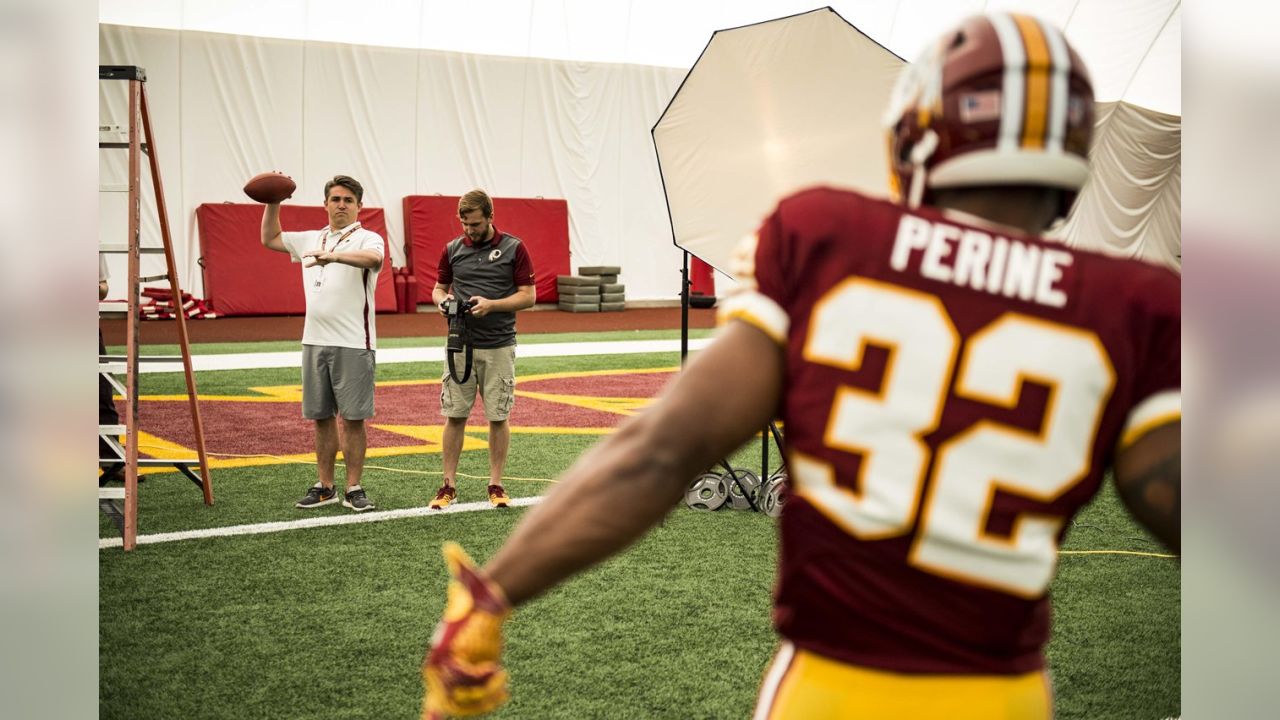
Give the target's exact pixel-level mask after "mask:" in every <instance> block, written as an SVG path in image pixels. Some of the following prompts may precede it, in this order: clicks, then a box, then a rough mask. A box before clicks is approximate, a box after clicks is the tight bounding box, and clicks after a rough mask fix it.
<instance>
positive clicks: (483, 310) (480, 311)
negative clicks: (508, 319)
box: [471, 295, 497, 318]
mask: <svg viewBox="0 0 1280 720" xmlns="http://www.w3.org/2000/svg"><path fill="white" fill-rule="evenodd" d="M495 302H497V301H496V300H490V299H489V298H483V297H480V296H478V295H472V296H471V314H472V315H474V316H476V317H478V318H482V317H484V316H485V315H488V314H489V313H490V312H493V304H494V303H495Z"/></svg>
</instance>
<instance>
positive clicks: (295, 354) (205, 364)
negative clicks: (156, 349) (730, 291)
mask: <svg viewBox="0 0 1280 720" xmlns="http://www.w3.org/2000/svg"><path fill="white" fill-rule="evenodd" d="M710 342H711V338H697V339H691V340H689V349H690V350H701V349H703V348H704V347H706V346H707V344H708V343H710ZM655 352H680V341H679V340H613V341H609V342H579V343H528V344H526V345H521V346H519V348H518V349H517V350H516V356H517V357H518V358H535V357H566V356H570V355H629V354H633V353H655ZM443 361H444V348H443V347H422V348H383V349H381V350H379V351H378V364H379V365H385V364H387V363H408V362H443ZM301 365H302V351H301V350H290V351H288V352H264V353H228V354H219V355H193V356H192V357H191V366H192V368H193V369H195V370H254V369H258V368H282V367H300V366H301ZM139 371H140V372H144V373H159V372H181V371H182V358H180V357H177V356H175V357H174V359H173V362H160V361H157V362H146V363H141V367H140V368H139Z"/></svg>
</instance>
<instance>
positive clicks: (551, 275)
mask: <svg viewBox="0 0 1280 720" xmlns="http://www.w3.org/2000/svg"><path fill="white" fill-rule="evenodd" d="M493 224H494V225H497V226H498V229H499V230H501V231H502V232H505V233H510V234H512V235H515V236H516V237H518V238H520V239H521V240H522V241H524V244H525V248H526V249H527V250H528V251H529V255H530V256H531V257H532V258H533V274H534V286H535V288H536V289H537V291H538V302H540V303H551V302H555V301H556V300H558V299H560V295H559V293H557V292H556V275H568V274H569V204H568V203H567V202H565V201H564V200H544V199H534V198H493ZM404 234H405V252H406V253H407V254H408V255H409V257H410V260H409V267H411V268H413V274H414V277H416V278H417V279H418V301H419V302H431V289H432V288H434V287H435V286H436V266H437V265H438V264H439V262H440V253H441V252H442V251H443V250H444V246H445V245H446V244H448V242H449V241H450V240H452V239H454V238H456V237H458V236H459V235H461V234H462V224H461V223H460V222H459V221H458V196H457V195H454V196H452V197H450V196H441V195H409V196H408V197H406V198H405V199H404Z"/></svg>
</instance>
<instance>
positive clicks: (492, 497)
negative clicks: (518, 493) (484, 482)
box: [489, 485, 511, 508]
mask: <svg viewBox="0 0 1280 720" xmlns="http://www.w3.org/2000/svg"><path fill="white" fill-rule="evenodd" d="M489 504H490V505H492V506H494V507H497V508H503V507H507V506H508V505H510V504H511V498H510V497H508V496H507V491H506V490H504V489H503V487H502V486H501V485H490V486H489Z"/></svg>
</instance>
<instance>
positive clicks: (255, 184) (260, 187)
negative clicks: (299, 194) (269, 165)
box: [244, 172, 298, 203]
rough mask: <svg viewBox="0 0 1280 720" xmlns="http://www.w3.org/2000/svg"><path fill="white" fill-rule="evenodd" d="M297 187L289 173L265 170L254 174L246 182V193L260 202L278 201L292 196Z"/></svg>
mask: <svg viewBox="0 0 1280 720" xmlns="http://www.w3.org/2000/svg"><path fill="white" fill-rule="evenodd" d="M297 188H298V186H297V185H295V184H294V182H293V178H291V177H289V176H288V175H282V174H280V173H278V172H264V173H261V174H259V175H254V176H253V177H252V178H250V179H249V182H247V183H245V184H244V194H245V195H248V196H249V197H251V198H253V199H254V200H257V201H258V202H260V203H278V202H280V201H282V200H286V199H288V198H290V197H292V196H293V191H294V190H296V189H297Z"/></svg>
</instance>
